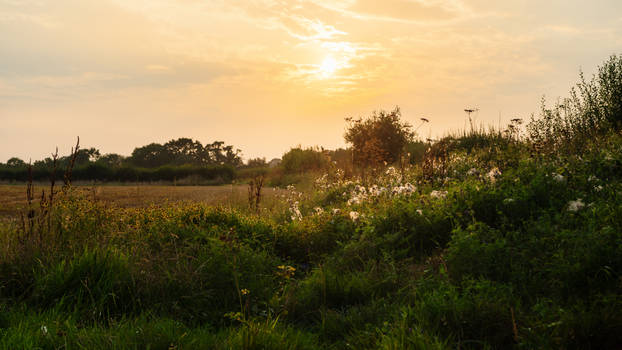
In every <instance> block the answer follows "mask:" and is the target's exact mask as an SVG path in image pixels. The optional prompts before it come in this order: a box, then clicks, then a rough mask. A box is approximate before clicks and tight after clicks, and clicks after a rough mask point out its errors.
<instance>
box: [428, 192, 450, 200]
mask: <svg viewBox="0 0 622 350" xmlns="http://www.w3.org/2000/svg"><path fill="white" fill-rule="evenodd" d="M446 196H447V191H437V190H434V191H432V192H430V197H432V198H435V199H440V198H445V197H446Z"/></svg>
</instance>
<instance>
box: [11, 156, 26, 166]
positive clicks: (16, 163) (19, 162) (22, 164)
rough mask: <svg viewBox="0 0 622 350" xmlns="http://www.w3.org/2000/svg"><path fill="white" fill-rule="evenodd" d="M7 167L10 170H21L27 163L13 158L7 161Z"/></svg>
mask: <svg viewBox="0 0 622 350" xmlns="http://www.w3.org/2000/svg"><path fill="white" fill-rule="evenodd" d="M6 165H7V166H8V167H10V168H21V167H24V166H26V162H24V161H23V160H21V159H19V158H17V157H13V158H11V159H9V160H7V161H6Z"/></svg>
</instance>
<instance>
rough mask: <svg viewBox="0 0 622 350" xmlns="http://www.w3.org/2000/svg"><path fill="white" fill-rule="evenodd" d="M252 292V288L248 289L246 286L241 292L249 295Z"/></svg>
mask: <svg viewBox="0 0 622 350" xmlns="http://www.w3.org/2000/svg"><path fill="white" fill-rule="evenodd" d="M250 292H251V291H250V290H248V289H246V288H244V289H242V290H241V291H240V293H242V295H248V294H249V293H250Z"/></svg>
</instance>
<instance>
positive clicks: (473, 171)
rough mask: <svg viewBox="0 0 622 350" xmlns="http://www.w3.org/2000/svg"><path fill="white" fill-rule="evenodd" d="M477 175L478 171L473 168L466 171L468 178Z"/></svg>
mask: <svg viewBox="0 0 622 350" xmlns="http://www.w3.org/2000/svg"><path fill="white" fill-rule="evenodd" d="M477 174H479V171H477V169H475V168H471V169H469V171H467V175H468V176H474V175H477Z"/></svg>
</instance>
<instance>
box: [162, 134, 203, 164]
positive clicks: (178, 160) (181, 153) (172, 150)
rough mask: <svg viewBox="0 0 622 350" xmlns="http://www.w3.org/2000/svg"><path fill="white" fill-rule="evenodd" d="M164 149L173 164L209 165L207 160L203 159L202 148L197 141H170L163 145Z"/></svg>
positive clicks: (184, 139) (183, 138)
mask: <svg viewBox="0 0 622 350" xmlns="http://www.w3.org/2000/svg"><path fill="white" fill-rule="evenodd" d="M164 147H165V148H166V150H167V152H168V154H169V155H170V156H171V157H172V163H173V164H177V165H182V164H196V165H200V164H209V158H207V159H206V158H205V157H204V148H203V145H202V144H201V142H199V141H194V140H192V139H190V138H187V137H182V138H179V139H177V140H170V141H169V142H167V143H165V144H164Z"/></svg>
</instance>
